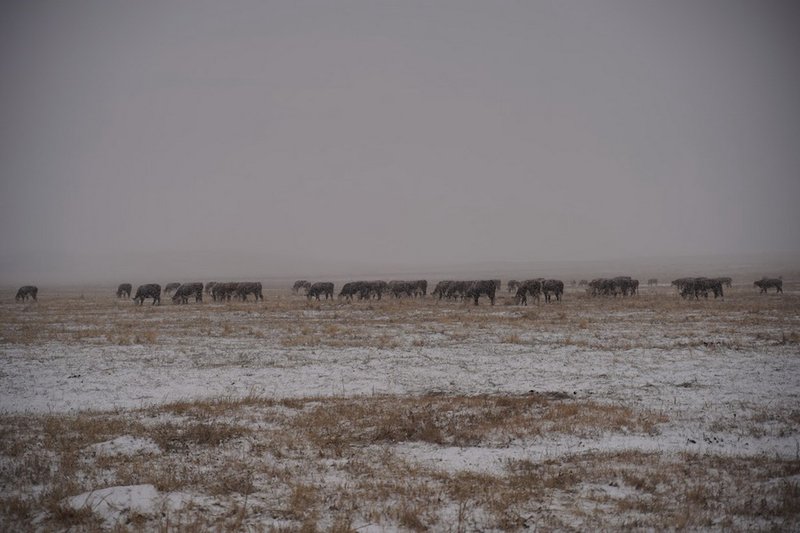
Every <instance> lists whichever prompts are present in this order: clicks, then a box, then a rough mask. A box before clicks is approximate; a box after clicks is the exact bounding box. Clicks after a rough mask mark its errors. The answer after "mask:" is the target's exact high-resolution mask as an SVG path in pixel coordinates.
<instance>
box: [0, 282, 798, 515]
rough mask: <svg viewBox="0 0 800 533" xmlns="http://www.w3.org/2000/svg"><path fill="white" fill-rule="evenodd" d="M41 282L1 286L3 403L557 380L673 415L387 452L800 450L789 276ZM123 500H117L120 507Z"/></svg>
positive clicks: (58, 404)
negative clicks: (639, 283) (426, 290)
mask: <svg viewBox="0 0 800 533" xmlns="http://www.w3.org/2000/svg"><path fill="white" fill-rule="evenodd" d="M41 300H42V301H41V302H40V303H38V304H24V305H23V304H14V303H13V300H11V301H9V298H7V297H6V298H3V303H2V304H0V313H2V315H0V316H2V320H3V322H2V344H0V409H2V411H3V412H5V413H6V415H7V416H17V415H26V416H32V417H35V416H40V415H52V414H59V413H63V414H65V415H69V416H72V415H75V414H80V413H83V412H87V411H103V412H106V411H112V412H114V413H120V412H123V413H124V412H131V413H134V412H137V411H141V410H142V409H146V408H154V407H156V408H157V407H158V406H161V405H165V404H174V403H176V402H190V403H191V402H196V401H204V400H208V399H213V398H227V399H236V398H244V397H258V398H263V399H269V400H279V401H285V400H291V399H297V400H302V401H307V400H308V399H310V398H316V399H317V400H319V401H323V400H324V399H325V398H326V397H330V398H332V399H333V398H339V399H340V398H359V397H363V398H365V399H366V400H367V401H368V399H369V398H370V397H373V396H380V397H382V396H385V395H389V396H390V397H400V398H409V397H411V398H413V397H422V396H426V395H427V396H430V395H432V394H433V395H436V396H441V395H443V396H453V397H469V396H473V395H479V394H486V395H490V396H496V395H511V396H519V395H523V394H526V393H529V392H536V393H553V394H556V393H557V394H559V395H561V396H560V397H565V398H570V399H572V400H575V401H576V402H597V403H600V404H603V405H610V406H623V407H625V408H626V409H631V410H633V411H634V412H637V413H638V412H641V413H652V414H655V415H656V416H659V417H661V418H660V420H661V422H660V423H659V424H658V429H657V431H652V432H642V431H637V430H633V429H631V430H627V429H625V428H622V429H619V430H615V431H592V432H590V433H589V434H586V433H582V432H577V433H570V432H553V433H552V434H542V435H538V436H536V437H535V438H524V439H516V440H515V439H510V440H507V441H506V442H505V443H504V444H502V445H497V444H493V445H476V446H463V445H458V446H446V445H441V444H437V443H435V442H429V441H426V440H425V439H419V440H414V439H411V440H407V441H404V442H398V443H396V445H394V446H393V447H392V452H393V454H394V457H396V458H397V460H402V461H406V462H409V463H410V464H416V465H420V467H424V468H430V469H437V470H442V471H446V472H449V473H466V472H474V473H476V475H482V474H486V475H500V473H502V472H503V471H504V469H506V468H507V465H508V464H509V462H510V461H521V460H522V461H549V460H552V459H554V458H556V459H557V458H559V457H572V456H575V455H576V454H587V453H588V454H592V453H604V454H607V453H622V452H626V451H630V450H635V451H637V452H641V453H659V454H664V453H666V454H678V453H690V454H701V455H703V456H707V455H708V454H712V455H715V456H722V457H734V458H735V457H743V458H744V457H751V458H758V457H764V456H770V457H773V458H776V459H780V460H786V461H797V460H798V458H800V407H798V406H800V296H798V294H797V293H796V292H794V291H793V290H791V287H790V286H789V287H787V290H786V292H785V293H784V294H783V295H781V296H776V295H768V296H759V295H757V294H755V293H754V292H753V291H751V290H749V287H742V288H735V289H734V290H732V291H728V293H727V294H726V299H725V300H724V301H714V300H710V301H699V302H693V301H683V300H681V299H680V298H678V297H676V296H675V295H674V293H672V292H671V291H670V289H669V288H667V287H659V288H654V289H653V288H651V289H649V290H648V289H646V288H643V289H642V294H641V295H640V296H638V297H636V298H632V299H626V300H613V299H612V300H609V299H590V298H587V297H586V296H585V294H583V293H581V292H578V291H576V290H573V291H568V294H567V295H566V298H565V300H564V302H561V303H556V304H551V305H544V304H541V305H538V306H537V305H533V306H530V307H527V308H523V307H517V306H511V305H507V304H509V303H510V300H509V299H508V298H504V299H502V300H500V301H499V302H498V305H496V306H494V307H491V306H488V305H487V303H486V302H481V305H480V306H479V307H478V308H474V307H473V306H471V305H464V304H460V303H454V302H441V303H440V302H435V301H433V300H431V299H430V298H429V299H426V300H424V301H410V300H403V301H381V302H376V301H373V302H369V303H367V302H356V303H353V304H345V303H341V302H325V301H323V302H320V303H314V304H309V303H307V302H306V301H305V299H303V298H301V297H298V296H292V295H289V294H288V291H287V292H282V291H272V292H268V293H267V298H266V301H265V302H263V303H233V304H213V303H204V304H190V305H186V306H173V305H172V304H165V305H162V306H160V307H155V308H153V307H148V306H144V307H135V306H133V305H132V304H131V303H130V302H129V301H117V300H115V299H114V298H113V297H109V296H108V295H107V294H105V293H100V292H94V291H91V290H89V289H87V290H84V291H82V292H81V293H80V294H78V293H76V292H69V291H64V292H62V293H59V294H55V295H52V296H49V295H46V293H43V294H42V295H41ZM137 416H138V415H137ZM117 439H121V440H113V439H109V440H108V441H107V442H100V443H94V445H96V446H100V448H99V450H100V452H102V453H100V452H98V451H97V450H95V451H94V452H93V453H94V454H97V453H100V455H109V454H110V455H114V454H116V453H117V452H109V450H112V451H113V450H119V449H122V450H125V449H128V448H131V447H132V449H133V452H132V453H133V454H134V455H137V454H145V453H155V454H156V455H157V454H158V452H159V450H160V449H159V448H158V446H157V445H155V444H153V443H152V442H150V441H147V440H144V441H143V440H141V438H137V437H131V436H130V435H120V436H118V437H117ZM153 446H155V450H154V449H153ZM103 450H105V452H103ZM122 454H123V455H124V453H122ZM788 479H794V478H792V477H791V476H790V477H789V478H788ZM792 483H795V485H796V483H797V481H796V480H795V481H792ZM125 487H127V486H125ZM131 487H132V488H124V487H123V489H120V490H121V491H122V492H121V493H120V494H117V493H113V491H112V493H113V494H111V493H110V494H109V495H106V496H107V497H105V498H104V499H103V502H105V503H103V504H102V505H103V506H105V507H103V509H106V508H107V506H111V507H110V508H114V506H113V503H114V502H115V501H116V500H115V498H119V499H121V501H123V502H124V501H127V500H125V498H136V497H138V496H140V498H139V499H140V500H146V501H148V502H150V503H149V504H148V505H150V507H152V505H153V504H152V502H154V501H159V502H161V503H160V504H162V505H166V504H164V502H165V501H166V502H171V503H169V505H172V506H173V507H175V505H178V504H176V503H175V502H176V501H177V502H179V503H180V502H182V501H184V498H183V496H181V497H177V496H170V497H168V495H162V496H163V497H161V498H160V499H159V498H158V497H157V496H158V495H157V492H158V491H157V490H156V489H155V488H153V487H152V485H148V484H139V485H136V486H131ZM587 490H588V489H587ZM604 490H606V489H604ZM608 490H611V489H608ZM619 490H622V489H619ZM606 492H607V491H606ZM165 494H166V493H165ZM181 494H182V493H181ZM137 495H138V496H137ZM606 496H608V495H606ZM617 496H619V495H617ZM71 497H72V498H73V499H72V500H70V501H72V502H73V503H74V502H77V501H82V502H84V503H86V501H87V498H90V496H88V495H87V494H78V495H73V496H71ZM92 497H97V494H95V496H92ZM170 498H171V499H170ZM78 507H80V506H78ZM123 507H124V506H123ZM129 507H130V506H129ZM150 507H148V509H150ZM173 507H171V508H173ZM151 510H152V509H151ZM104 512H105V511H104ZM442 513H445V511H444V510H443V511H441V512H440V513H439V516H440V520H441V516H444V515H443V514H442ZM445 514H446V513H445ZM115 517H116V518H115ZM117 518H119V516H118V515H114V513H111V520H112V522H110V523H113V520H116V519H117ZM105 520H109V518H108V512H105ZM281 520H282V519H281ZM471 520H473V521H475V522H474V524H476V525H477V524H480V523H481V522H480V518H479V517H478V516H473V517H472V518H471ZM289 522H290V523H291V520H290V521H289ZM401 523H402V520H401ZM434 523H438V524H440V525H441V523H442V522H434ZM564 523H566V524H570V523H573V524H574V523H575V522H574V521H572V522H570V521H567V522H564ZM578 523H581V522H578ZM780 523H781V524H785V522H780ZM270 524H271V527H272V526H275V525H276V524H278V525H279V522H270ZM725 524H727V525H731V524H730V523H728V522H726V523H724V524H723V525H725ZM744 524H747V525H748V527H749V526H755V527H759V523H758V522H744ZM329 525H330V524H329ZM733 525H734V526H736V525H737V523H733ZM739 525H741V524H739ZM760 525H762V526H763V525H764V524H760ZM773 525H775V524H774V523H773ZM411 529H414V528H413V527H411ZM440 529H447V528H440Z"/></svg>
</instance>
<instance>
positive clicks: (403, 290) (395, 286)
mask: <svg viewBox="0 0 800 533" xmlns="http://www.w3.org/2000/svg"><path fill="white" fill-rule="evenodd" d="M387 287H388V289H389V292H390V293H392V296H394V297H395V298H400V297H402V296H403V295H404V294H405V295H406V296H408V297H409V298H410V297H412V296H414V282H413V281H397V280H392V281H390V282H389V283H388V284H387Z"/></svg>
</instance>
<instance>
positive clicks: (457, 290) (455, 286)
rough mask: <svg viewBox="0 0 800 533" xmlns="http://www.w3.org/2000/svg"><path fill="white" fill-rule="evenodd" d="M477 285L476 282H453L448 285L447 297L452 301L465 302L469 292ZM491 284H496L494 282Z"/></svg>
mask: <svg viewBox="0 0 800 533" xmlns="http://www.w3.org/2000/svg"><path fill="white" fill-rule="evenodd" d="M473 283H475V282H474V281H451V282H450V283H449V284H448V285H447V292H446V293H445V297H447V299H448V300H452V299H453V298H457V299H459V300H463V299H464V298H466V297H467V291H468V290H469V288H470V287H471V286H472V284H473ZM490 283H492V284H494V282H493V281H491V282H490Z"/></svg>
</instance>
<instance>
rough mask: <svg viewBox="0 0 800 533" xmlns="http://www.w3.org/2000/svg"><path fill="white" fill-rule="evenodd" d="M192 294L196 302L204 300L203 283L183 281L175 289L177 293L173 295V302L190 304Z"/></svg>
mask: <svg viewBox="0 0 800 533" xmlns="http://www.w3.org/2000/svg"><path fill="white" fill-rule="evenodd" d="M192 296H194V301H195V302H202V301H203V284H202V283H182V284H181V285H180V286H178V288H177V289H175V294H173V295H172V303H174V304H177V303H181V304H188V303H189V298H191V297H192Z"/></svg>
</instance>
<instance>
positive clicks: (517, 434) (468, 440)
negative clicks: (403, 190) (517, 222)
mask: <svg viewBox="0 0 800 533" xmlns="http://www.w3.org/2000/svg"><path fill="white" fill-rule="evenodd" d="M643 292H644V291H643ZM41 294H42V300H41V301H40V302H39V303H38V304H26V305H15V304H13V303H8V299H7V298H4V299H3V301H2V303H0V346H14V347H26V348H35V347H37V346H42V345H47V344H48V343H60V344H63V345H71V344H75V345H90V346H107V345H123V346H128V345H130V346H134V347H136V346H137V345H141V346H143V347H144V350H145V351H146V350H153V349H154V348H162V347H165V348H171V349H184V348H186V347H188V348H191V346H192V342H193V339H195V338H197V337H199V336H202V337H206V338H213V339H215V341H220V342H227V343H230V345H233V346H238V345H239V344H237V343H241V344H242V345H246V346H254V345H255V346H258V348H259V349H261V350H265V351H271V352H275V353H281V354H283V353H289V354H292V355H297V354H303V353H308V352H311V351H312V350H315V349H316V348H318V347H324V348H370V349H373V348H377V349H380V350H386V351H392V352H395V353H397V352H401V353H402V352H403V351H413V352H420V353H425V351H426V350H436V349H437V348H442V347H447V348H451V347H470V348H474V347H476V346H483V345H489V344H492V345H496V344H497V343H502V344H507V345H508V346H506V347H505V348H504V349H505V350H506V352H510V351H515V352H525V350H528V349H529V348H528V347H529V346H532V345H537V346H542V345H544V346H545V347H546V348H548V349H549V347H550V346H552V347H565V346H566V347H570V348H572V349H574V350H575V351H576V352H577V353H582V352H583V351H590V350H605V351H611V352H616V351H620V350H631V349H646V350H664V351H665V352H668V351H669V350H673V349H691V350H702V351H703V352H705V353H708V354H713V355H714V356H716V354H719V355H720V356H722V355H724V354H725V353H727V352H729V351H730V350H751V349H758V348H763V347H777V348H776V349H780V350H792V349H793V348H794V347H795V346H796V345H797V344H798V342H800V341H798V338H799V337H798V333H797V332H798V331H800V313H798V312H797V310H798V309H800V300H798V298H797V297H796V296H794V295H793V294H786V295H785V296H783V297H769V298H763V297H759V296H758V295H756V294H753V293H752V292H748V291H745V290H734V291H728V292H726V295H727V296H726V299H725V301H713V300H709V301H684V300H681V299H680V298H677V297H675V296H674V294H673V293H672V292H668V291H666V290H660V291H652V292H648V293H646V294H644V293H643V294H642V295H641V296H639V297H636V298H628V299H625V300H623V299H608V298H596V299H592V298H588V297H586V296H585V294H583V293H582V292H577V291H572V292H568V294H567V295H566V297H565V299H564V301H563V302H560V303H555V304H548V305H545V304H543V303H542V304H539V305H535V304H534V305H531V306H529V307H517V306H514V305H508V304H510V303H511V300H510V297H506V296H503V297H501V298H500V301H499V302H498V304H497V305H495V306H494V307H491V306H489V305H487V304H486V302H484V301H482V302H481V305H480V306H478V307H474V306H472V305H471V304H463V303H457V302H447V301H442V302H438V301H436V300H433V299H430V298H428V299H425V300H414V301H408V300H403V301H397V300H392V299H385V300H381V301H380V302H378V301H371V302H355V303H344V302H340V301H338V300H334V301H322V302H319V303H317V302H312V303H310V304H309V303H308V302H306V300H305V298H303V297H290V296H287V295H286V294H284V293H280V292H278V293H269V294H267V299H266V301H265V302H263V303H261V302H259V303H252V302H250V303H238V302H232V303H222V304H214V303H204V304H195V305H191V304H190V305H188V306H173V305H171V304H170V303H165V304H164V305H162V306H160V307H158V306H156V307H151V306H147V305H146V306H143V307H138V306H133V305H132V304H131V302H130V301H117V300H115V299H114V298H113V297H110V298H109V297H108V295H106V294H96V293H92V292H89V291H87V292H86V293H85V294H84V295H83V298H78V297H76V296H75V295H74V294H73V295H67V296H63V297H53V298H51V297H49V296H45V294H46V293H45V292H42V293H41ZM12 299H13V294H12ZM378 356H380V354H379V355H377V356H376V357H378ZM197 364H209V365H212V364H217V363H214V362H205V361H202V360H200V361H198V363H197ZM681 379H683V378H681ZM676 381H677V380H676ZM675 386H676V388H677V390H678V392H679V393H680V392H681V391H683V392H686V390H685V389H690V388H693V387H695V386H697V384H696V383H694V382H692V381H686V382H682V383H678V384H676V385H675ZM799 413H800V411H798V410H796V409H788V410H787V409H777V408H770V407H767V408H764V409H761V410H758V409H754V410H748V411H746V412H745V414H744V415H743V416H742V415H740V416H739V417H738V418H735V417H734V416H733V415H732V416H731V417H728V418H725V419H720V420H715V421H710V422H709V423H708V425H707V426H706V427H707V428H708V429H711V430H718V431H721V432H723V431H724V432H727V433H728V434H729V435H733V436H735V437H742V438H744V437H747V438H767V437H777V438H789V437H792V436H793V435H797V434H798V428H800V414H799ZM670 416H671V415H670ZM669 422H670V421H669V420H668V416H667V415H666V414H665V413H663V412H654V411H648V410H643V409H639V408H637V407H636V406H635V405H621V404H619V403H609V402H606V401H603V399H602V398H598V399H597V400H592V399H588V398H586V397H574V396H571V395H566V394H563V393H551V394H547V393H530V394H520V395H511V394H507V395H472V396H465V395H450V394H427V395H419V396H382V395H373V396H368V397H360V396H359V397H333V398H299V399H272V398H265V397H263V396H260V395H257V394H251V395H249V396H246V397H244V398H218V399H214V400H202V401H179V402H173V403H171V404H167V405H161V406H154V407H149V408H146V409H141V410H133V411H120V412H112V413H95V412H84V413H78V414H74V415H50V416H38V415H30V416H22V415H14V416H11V415H6V416H0V530H3V531H15V530H22V529H28V528H30V525H31V523H32V522H33V521H34V520H37V522H36V524H37V526H36V527H37V528H38V529H42V530H66V529H69V528H73V529H74V530H82V531H83V530H88V531H91V530H99V529H102V528H104V527H106V528H107V525H106V524H103V523H102V522H101V521H100V517H98V516H97V514H96V513H95V512H93V511H92V510H91V509H73V508H71V507H69V506H66V505H65V504H64V501H65V498H67V497H69V496H74V495H76V494H80V493H81V492H84V491H88V490H92V489H97V488H103V487H109V486H115V485H135V484H143V483H147V484H152V485H153V486H155V487H156V488H157V489H158V490H159V491H161V492H162V493H172V492H180V493H185V494H190V495H192V496H193V497H194V498H195V501H194V503H192V504H188V505H187V506H185V507H184V508H182V509H180V510H163V512H162V511H161V510H160V511H159V512H154V513H145V514H136V513H129V514H127V515H125V516H124V517H123V520H122V521H121V522H120V523H118V524H116V526H115V527H116V529H117V530H119V531H126V530H131V531H135V530H178V531H196V530H222V531H225V530H229V531H239V530H252V531H262V530H263V531H267V530H273V531H315V530H334V531H353V530H357V529H360V528H363V527H364V526H365V525H372V526H373V527H376V528H385V529H387V530H392V529H405V530H413V531H423V530H458V531H469V530H484V529H502V530H521V529H526V528H538V529H546V530H551V529H577V530H618V529H658V530H662V529H735V530H736V529H738V530H751V529H755V530H770V529H777V530H789V529H794V528H796V526H797V524H798V523H800V503H799V502H800V484H798V481H797V479H798V477H797V476H798V475H800V462H798V460H797V459H794V460H788V459H785V458H776V457H762V456H740V455H714V454H712V453H708V454H676V453H668V452H643V451H636V450H623V451H610V452H586V453H564V452H563V450H561V451H559V452H558V453H556V452H553V453H544V454H542V453H539V452H534V451H533V450H535V449H536V447H535V445H536V444H537V443H540V442H542V441H545V440H546V439H558V438H563V439H564V440H565V441H568V442H575V443H577V442H582V441H591V440H592V439H599V438H601V437H604V436H606V437H607V436H618V437H622V436H626V435H636V436H638V437H643V438H644V437H648V436H651V435H656V434H658V433H659V432H660V431H662V429H663V427H664V426H665V425H667V424H669ZM123 435H128V436H132V437H137V438H141V439H149V440H151V441H153V442H155V443H156V444H157V445H158V447H159V449H160V450H161V453H157V454H140V453H135V454H132V455H118V456H117V455H112V456H102V455H95V454H94V453H93V452H91V448H90V447H91V445H93V444H96V443H100V442H104V441H108V440H111V439H114V438H116V437H120V436H123ZM409 449H412V450H423V451H431V450H432V451H433V452H435V453H441V454H447V453H448V452H452V453H453V454H456V455H457V454H458V453H460V451H461V450H466V451H469V450H476V449H477V450H485V451H487V452H494V453H498V454H502V453H506V452H507V453H509V458H508V459H507V460H505V462H504V463H502V467H496V465H495V467H494V468H492V467H491V466H492V465H490V464H486V465H481V466H485V467H486V468H477V469H469V468H456V467H452V466H448V465H443V466H437V465H436V463H435V462H431V461H428V460H423V459H419V458H417V457H416V456H414V455H413V454H410V453H409ZM509 450H518V451H519V453H516V454H514V453H511V452H510V451H509ZM424 456H425V455H424V454H422V457H424ZM487 457H488V456H487ZM486 461H487V462H488V461H490V459H486Z"/></svg>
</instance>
